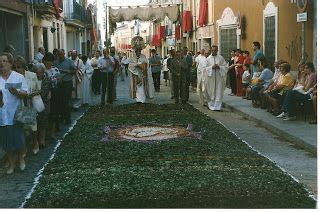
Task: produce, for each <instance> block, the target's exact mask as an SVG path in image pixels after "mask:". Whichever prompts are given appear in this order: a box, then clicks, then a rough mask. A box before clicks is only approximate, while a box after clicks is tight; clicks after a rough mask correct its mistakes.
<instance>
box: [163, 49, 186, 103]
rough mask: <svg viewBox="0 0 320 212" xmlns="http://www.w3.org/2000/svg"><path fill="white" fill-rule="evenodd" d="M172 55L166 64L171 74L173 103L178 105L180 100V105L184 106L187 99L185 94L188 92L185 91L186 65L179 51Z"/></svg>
mask: <svg viewBox="0 0 320 212" xmlns="http://www.w3.org/2000/svg"><path fill="white" fill-rule="evenodd" d="M172 54H173V55H172V57H173V58H172V59H171V60H170V61H169V62H168V67H169V70H170V71H171V74H172V81H173V92H174V99H175V103H176V104H177V103H179V99H181V103H182V104H185V103H186V102H187V98H188V94H187V92H189V90H187V89H186V86H187V71H188V64H187V61H186V58H185V57H183V55H182V53H181V51H180V50H177V51H176V53H174V51H172Z"/></svg>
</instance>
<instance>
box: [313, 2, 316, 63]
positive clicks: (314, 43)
mask: <svg viewBox="0 0 320 212" xmlns="http://www.w3.org/2000/svg"><path fill="white" fill-rule="evenodd" d="M312 46H313V64H314V65H316V64H317V1H314V3H313V45H312Z"/></svg>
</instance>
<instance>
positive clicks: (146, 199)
mask: <svg viewBox="0 0 320 212" xmlns="http://www.w3.org/2000/svg"><path fill="white" fill-rule="evenodd" d="M124 126H131V127H132V126H140V127H142V128H135V127H133V128H130V130H127V131H126V130H125V131H121V132H120V131H119V133H124V134H125V135H131V136H133V137H148V136H152V135H157V133H159V134H162V133H164V134H167V133H169V134H170V133H172V132H174V131H170V130H168V128H166V127H164V128H162V127H159V126H178V127H182V129H181V131H182V132H184V133H186V134H187V135H190V134H189V133H191V134H194V133H195V132H201V134H200V133H198V134H197V133H196V135H197V136H198V137H200V138H201V140H198V139H195V138H194V137H192V136H191V137H179V138H172V139H168V140H167V141H159V142H150V141H144V142H131V141H127V140H123V139H118V140H117V139H116V138H114V137H113V135H112V134H113V132H116V131H115V130H117V129H118V130H120V129H124V128H122V127H124ZM143 126H154V128H152V130H148V128H143ZM135 129H139V130H137V131H135ZM179 129H180V128H179ZM106 135H108V136H106ZM193 136H195V135H193ZM102 137H104V141H103V142H97V141H100V140H101V138H102ZM262 139H263V138H262ZM104 142H106V144H105V143H104ZM262 142H263V140H262ZM149 143H150V144H149ZM316 203H317V202H316V201H315V200H314V199H313V198H311V197H310V193H308V191H306V190H305V189H304V187H303V185H302V184H301V183H299V182H297V181H295V180H294V179H293V178H292V177H290V176H289V175H288V174H287V173H285V172H283V171H282V170H281V169H280V168H279V167H277V166H276V164H274V163H273V162H272V161H270V160H268V159H266V158H265V157H263V156H262V155H260V154H258V153H257V152H255V151H253V150H252V149H251V148H250V147H249V146H248V145H246V144H245V143H244V142H243V141H241V140H240V139H239V138H237V136H236V135H234V134H232V133H231V132H230V131H228V130H227V129H226V128H225V127H223V126H222V125H221V124H219V123H218V122H217V121H215V120H214V119H212V118H210V117H208V116H206V115H204V114H202V113H201V112H199V111H198V110H196V109H195V108H193V107H192V106H190V105H176V104H166V105H156V104H128V105H120V106H115V107H105V108H103V107H92V108H90V109H89V110H88V112H87V113H86V115H84V116H83V117H82V118H81V119H80V120H79V122H77V125H76V126H75V127H74V128H73V130H72V131H71V132H70V133H69V134H68V135H67V136H66V137H65V138H64V140H63V142H61V145H60V147H59V149H58V150H57V152H56V155H55V157H54V158H53V159H52V160H51V161H50V162H49V163H48V165H47V166H46V168H45V169H44V171H43V174H42V177H41V178H40V180H39V183H38V184H37V186H36V187H35V189H34V192H33V193H32V195H31V198H30V199H28V200H27V201H26V204H25V207H27V208H246V209H247V208H316Z"/></svg>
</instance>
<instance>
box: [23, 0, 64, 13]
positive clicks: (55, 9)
mask: <svg viewBox="0 0 320 212" xmlns="http://www.w3.org/2000/svg"><path fill="white" fill-rule="evenodd" d="M25 1H26V2H27V3H29V4H32V5H33V7H34V9H35V10H36V11H37V13H38V14H39V15H55V16H57V17H60V13H61V12H62V8H63V0H58V5H57V6H56V5H55V3H54V0H25Z"/></svg>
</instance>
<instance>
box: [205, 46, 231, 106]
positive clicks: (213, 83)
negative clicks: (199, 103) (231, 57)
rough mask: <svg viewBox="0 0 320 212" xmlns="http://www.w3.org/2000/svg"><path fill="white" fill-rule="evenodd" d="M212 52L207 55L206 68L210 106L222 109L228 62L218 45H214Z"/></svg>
mask: <svg viewBox="0 0 320 212" xmlns="http://www.w3.org/2000/svg"><path fill="white" fill-rule="evenodd" d="M211 53H212V54H211V55H210V56H209V57H207V68H206V71H207V92H208V97H209V99H208V101H209V102H208V107H209V109H210V110H214V111H221V107H222V98H223V93H224V89H225V85H226V74H227V70H228V69H227V68H228V64H227V62H226V61H225V59H224V58H223V57H222V56H221V55H218V46H216V45H213V46H212V48H211Z"/></svg>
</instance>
